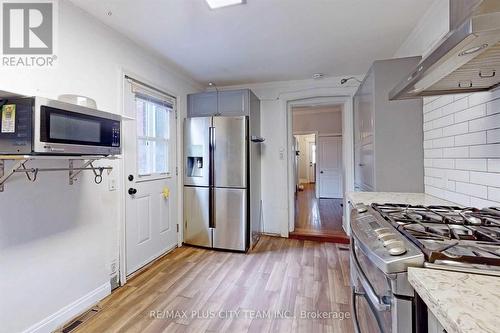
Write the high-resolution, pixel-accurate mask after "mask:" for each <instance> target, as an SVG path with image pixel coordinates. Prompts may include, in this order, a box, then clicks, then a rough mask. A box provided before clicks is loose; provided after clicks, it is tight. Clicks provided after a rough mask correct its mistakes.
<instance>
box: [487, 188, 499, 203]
mask: <svg viewBox="0 0 500 333" xmlns="http://www.w3.org/2000/svg"><path fill="white" fill-rule="evenodd" d="M488 199H489V200H492V201H497V202H500V188H497V187H488Z"/></svg>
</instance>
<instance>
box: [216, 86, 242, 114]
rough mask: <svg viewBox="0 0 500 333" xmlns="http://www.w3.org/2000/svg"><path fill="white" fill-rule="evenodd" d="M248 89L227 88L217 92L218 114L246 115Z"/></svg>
mask: <svg viewBox="0 0 500 333" xmlns="http://www.w3.org/2000/svg"><path fill="white" fill-rule="evenodd" d="M248 97H249V91H248V90H246V89H244V90H227V91H220V92H219V115H221V116H247V115H249V105H248Z"/></svg>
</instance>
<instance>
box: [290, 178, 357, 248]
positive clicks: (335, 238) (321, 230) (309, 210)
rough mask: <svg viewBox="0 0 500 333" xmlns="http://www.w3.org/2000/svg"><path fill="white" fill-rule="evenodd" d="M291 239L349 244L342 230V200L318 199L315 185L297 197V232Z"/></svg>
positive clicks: (292, 234)
mask: <svg viewBox="0 0 500 333" xmlns="http://www.w3.org/2000/svg"><path fill="white" fill-rule="evenodd" d="M290 238H296V239H306V240H320V241H328V242H334V243H349V237H348V236H347V234H346V233H345V232H344V230H343V228H342V199H318V198H316V193H315V184H305V185H304V190H303V191H298V192H297V194H296V196H295V230H294V232H292V233H290Z"/></svg>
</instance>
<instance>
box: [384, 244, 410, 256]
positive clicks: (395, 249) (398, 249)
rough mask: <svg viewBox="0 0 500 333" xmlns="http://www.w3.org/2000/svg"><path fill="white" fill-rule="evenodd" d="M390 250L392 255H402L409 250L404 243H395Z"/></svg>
mask: <svg viewBox="0 0 500 333" xmlns="http://www.w3.org/2000/svg"><path fill="white" fill-rule="evenodd" d="M388 250H389V254H390V255H391V256H400V255H402V254H405V253H406V251H407V250H406V248H405V247H404V245H403V243H401V244H394V245H393V246H391V247H389V248H388Z"/></svg>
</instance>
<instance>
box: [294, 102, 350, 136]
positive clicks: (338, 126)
mask: <svg viewBox="0 0 500 333" xmlns="http://www.w3.org/2000/svg"><path fill="white" fill-rule="evenodd" d="M332 110H337V111H332V112H319V113H303V112H294V113H293V131H294V132H309V131H318V132H319V134H332V133H342V112H341V110H340V109H339V108H338V107H337V108H335V109H332Z"/></svg>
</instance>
